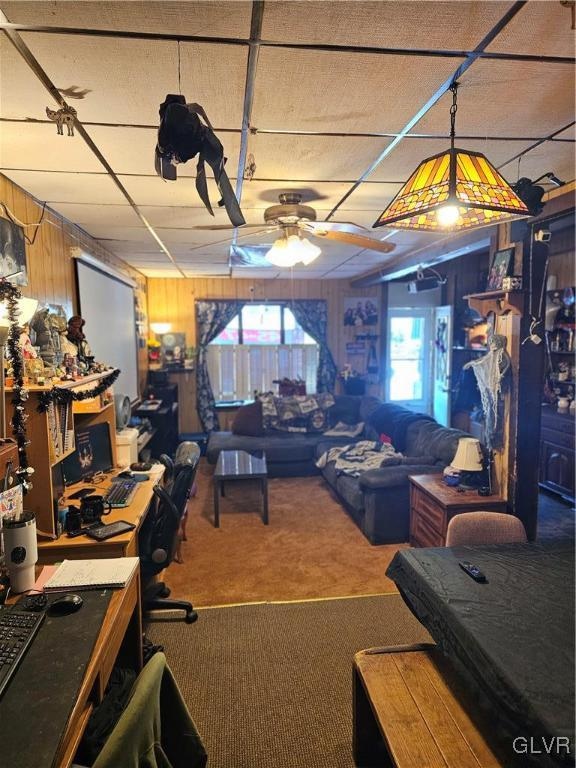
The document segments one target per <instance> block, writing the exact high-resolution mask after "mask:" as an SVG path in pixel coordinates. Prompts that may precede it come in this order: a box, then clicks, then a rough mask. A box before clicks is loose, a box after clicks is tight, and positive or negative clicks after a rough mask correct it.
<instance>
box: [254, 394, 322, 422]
mask: <svg viewBox="0 0 576 768" xmlns="http://www.w3.org/2000/svg"><path fill="white" fill-rule="evenodd" d="M257 397H258V400H259V401H260V402H261V403H262V421H263V425H264V430H265V431H270V430H277V431H280V432H324V430H325V429H326V428H327V427H328V416H327V412H328V409H329V408H331V407H332V406H333V405H334V397H333V396H332V395H331V394H330V393H329V392H322V393H320V394H317V395H294V396H292V397H276V396H275V395H273V394H272V393H271V392H266V393H261V394H259V395H258V396H257Z"/></svg>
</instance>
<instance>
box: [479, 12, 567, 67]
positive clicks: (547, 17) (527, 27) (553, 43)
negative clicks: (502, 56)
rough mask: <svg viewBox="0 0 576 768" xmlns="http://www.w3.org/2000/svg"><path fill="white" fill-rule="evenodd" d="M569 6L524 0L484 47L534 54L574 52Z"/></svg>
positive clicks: (546, 54) (501, 51)
mask: <svg viewBox="0 0 576 768" xmlns="http://www.w3.org/2000/svg"><path fill="white" fill-rule="evenodd" d="M572 19H573V16H572V9H571V8H570V7H562V3H560V2H557V3H553V2H540V3H526V5H525V6H524V7H523V8H522V9H521V10H520V12H519V13H517V14H516V16H515V17H514V18H513V19H512V20H511V21H510V22H509V24H507V25H506V27H504V29H503V30H502V31H501V32H500V34H499V35H498V36H497V37H496V39H495V40H494V42H492V43H491V44H490V45H489V46H488V48H487V50H488V51H491V52H497V53H525V54H531V55H535V56H572V57H573V56H574V30H573V28H572Z"/></svg>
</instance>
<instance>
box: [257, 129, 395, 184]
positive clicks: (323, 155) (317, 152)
mask: <svg viewBox="0 0 576 768" xmlns="http://www.w3.org/2000/svg"><path fill="white" fill-rule="evenodd" d="M389 143H390V139H389V138H381V139H380V138H377V139H374V138H358V137H353V136H350V137H338V136H287V135H283V134H265V133H260V134H256V135H255V136H250V139H249V143H248V151H249V152H251V153H252V154H253V155H254V160H255V163H256V176H257V178H259V179H292V180H298V179H302V180H306V179H314V181H331V182H334V181H355V180H356V179H358V178H359V177H360V176H361V175H362V174H363V173H364V171H365V170H366V169H367V168H368V166H369V165H370V164H371V163H372V162H373V161H374V159H375V158H376V157H378V155H379V154H380V152H381V151H382V149H383V148H384V147H385V146H386V145H387V144H389ZM271 183H273V182H271Z"/></svg>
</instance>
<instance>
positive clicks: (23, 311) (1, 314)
mask: <svg viewBox="0 0 576 768" xmlns="http://www.w3.org/2000/svg"><path fill="white" fill-rule="evenodd" d="M37 307H38V299H29V298H28V297H27V296H22V298H21V299H18V309H17V311H16V320H17V322H18V325H24V323H28V322H30V320H32V318H33V317H34V313H35V312H36V309H37ZM0 326H4V327H5V328H7V327H9V326H10V320H9V319H8V304H7V302H6V301H2V302H0Z"/></svg>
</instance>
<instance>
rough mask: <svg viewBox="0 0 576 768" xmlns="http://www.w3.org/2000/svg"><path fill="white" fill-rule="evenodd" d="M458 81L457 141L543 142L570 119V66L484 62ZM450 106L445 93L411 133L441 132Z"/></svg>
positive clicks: (572, 82)
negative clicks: (508, 139)
mask: <svg viewBox="0 0 576 768" xmlns="http://www.w3.org/2000/svg"><path fill="white" fill-rule="evenodd" d="M460 82H461V86H460V88H459V89H458V113H457V115H456V137H458V136H459V135H470V136H483V135H485V136H494V135H498V136H504V137H518V136H521V137H526V136H528V137H532V136H533V137H534V138H543V137H545V136H548V135H549V134H551V133H553V132H554V131H556V130H558V129H559V128H561V127H562V126H565V125H568V123H570V122H572V121H573V120H574V66H573V65H570V64H551V63H547V62H538V63H536V62H527V61H493V60H487V59H483V60H480V61H478V62H476V63H475V64H474V65H473V66H472V67H470V69H469V70H467V72H465V73H464V75H463V76H462V77H461V78H460ZM450 103H451V100H450V94H447V95H446V96H444V98H442V99H440V101H439V102H438V103H437V104H436V105H435V106H434V107H433V108H432V109H431V110H430V112H428V114H427V115H426V116H425V117H423V118H422V120H420V122H419V123H418V124H417V125H416V126H415V128H414V130H415V131H418V132H419V133H432V134H438V133H440V134H445V133H446V130H447V127H448V126H449V121H450Z"/></svg>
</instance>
